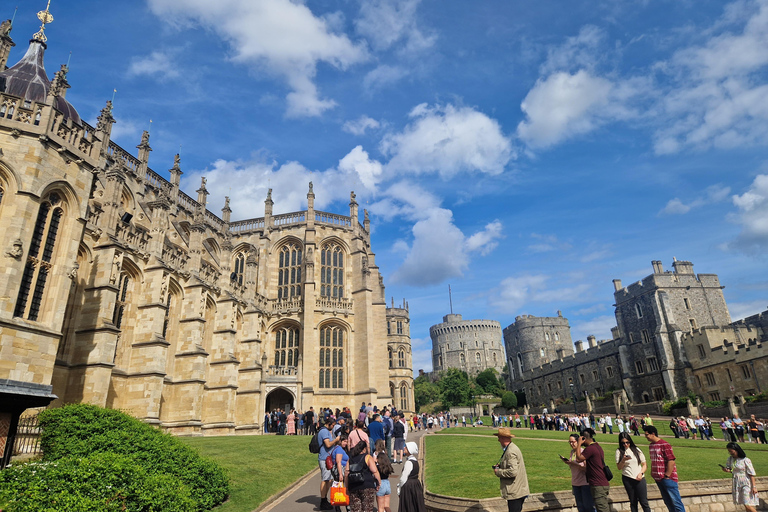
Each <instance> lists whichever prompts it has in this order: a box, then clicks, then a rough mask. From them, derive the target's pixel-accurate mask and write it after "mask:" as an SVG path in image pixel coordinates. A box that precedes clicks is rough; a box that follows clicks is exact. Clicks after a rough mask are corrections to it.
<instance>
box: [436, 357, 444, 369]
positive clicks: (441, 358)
mask: <svg viewBox="0 0 768 512" xmlns="http://www.w3.org/2000/svg"><path fill="white" fill-rule="evenodd" d="M437 366H439V367H441V368H442V367H443V356H437Z"/></svg>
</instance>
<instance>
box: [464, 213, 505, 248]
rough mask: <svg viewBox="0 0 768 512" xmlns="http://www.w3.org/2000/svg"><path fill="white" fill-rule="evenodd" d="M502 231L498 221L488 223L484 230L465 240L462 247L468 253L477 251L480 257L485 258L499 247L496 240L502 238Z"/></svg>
mask: <svg viewBox="0 0 768 512" xmlns="http://www.w3.org/2000/svg"><path fill="white" fill-rule="evenodd" d="M502 229H503V226H502V224H501V221H499V220H498V219H496V220H494V221H493V222H489V223H488V224H486V225H485V229H483V230H482V231H478V232H477V233H475V234H474V235H472V236H470V237H469V238H467V241H466V242H465V243H464V246H465V247H466V249H467V251H468V252H475V251H477V252H479V253H480V254H481V255H483V256H486V255H487V254H489V253H490V252H491V251H493V250H494V249H495V248H496V246H497V245H499V242H498V239H499V238H502V234H501V231H502Z"/></svg>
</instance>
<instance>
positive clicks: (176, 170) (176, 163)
mask: <svg viewBox="0 0 768 512" xmlns="http://www.w3.org/2000/svg"><path fill="white" fill-rule="evenodd" d="M169 172H170V173H171V185H173V186H174V187H176V188H178V187H179V183H180V182H181V175H182V174H184V173H183V172H182V171H181V157H180V156H179V154H178V153H176V156H174V157H173V167H171V168H170V169H169Z"/></svg>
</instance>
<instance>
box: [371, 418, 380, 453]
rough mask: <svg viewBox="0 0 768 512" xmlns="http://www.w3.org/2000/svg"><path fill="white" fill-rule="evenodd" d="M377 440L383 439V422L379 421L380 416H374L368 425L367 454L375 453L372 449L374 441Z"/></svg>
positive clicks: (374, 444)
mask: <svg viewBox="0 0 768 512" xmlns="http://www.w3.org/2000/svg"><path fill="white" fill-rule="evenodd" d="M379 439H384V422H382V421H381V415H379V414H374V415H373V417H372V418H371V422H370V423H369V424H368V442H369V444H370V448H371V451H370V452H368V453H376V450H374V448H375V446H376V441H378V440H379Z"/></svg>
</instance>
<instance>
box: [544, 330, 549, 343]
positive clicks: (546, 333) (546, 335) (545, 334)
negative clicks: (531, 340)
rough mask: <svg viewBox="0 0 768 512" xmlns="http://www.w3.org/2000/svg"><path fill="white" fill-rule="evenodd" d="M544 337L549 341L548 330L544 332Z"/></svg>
mask: <svg viewBox="0 0 768 512" xmlns="http://www.w3.org/2000/svg"><path fill="white" fill-rule="evenodd" d="M544 339H545V340H546V341H549V333H548V332H545V333H544Z"/></svg>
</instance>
